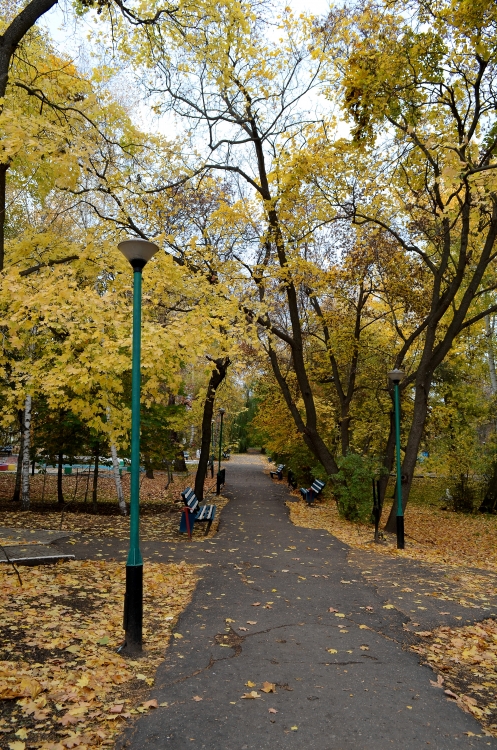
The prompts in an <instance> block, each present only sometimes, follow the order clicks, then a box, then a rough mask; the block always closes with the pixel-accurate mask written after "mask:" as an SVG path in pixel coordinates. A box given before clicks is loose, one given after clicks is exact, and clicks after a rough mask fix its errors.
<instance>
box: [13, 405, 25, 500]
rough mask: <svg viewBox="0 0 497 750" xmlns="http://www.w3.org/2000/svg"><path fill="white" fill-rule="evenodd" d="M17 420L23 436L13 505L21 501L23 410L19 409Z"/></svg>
mask: <svg viewBox="0 0 497 750" xmlns="http://www.w3.org/2000/svg"><path fill="white" fill-rule="evenodd" d="M17 418H18V419H19V430H20V433H21V434H20V445H19V455H18V456H17V469H16V483H15V485H14V494H13V495H12V502H13V503H18V502H19V500H20V499H21V478H22V459H23V456H24V412H23V410H22V409H19V411H18V412H17Z"/></svg>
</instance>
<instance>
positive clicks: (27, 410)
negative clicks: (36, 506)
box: [21, 395, 31, 510]
mask: <svg viewBox="0 0 497 750" xmlns="http://www.w3.org/2000/svg"><path fill="white" fill-rule="evenodd" d="M23 435H24V441H23V442H24V444H23V450H22V454H23V456H22V495H21V507H22V509H23V510H29V465H30V460H29V451H30V447H31V396H29V395H28V396H26V400H25V402H24V429H23Z"/></svg>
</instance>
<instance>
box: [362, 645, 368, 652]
mask: <svg viewBox="0 0 497 750" xmlns="http://www.w3.org/2000/svg"><path fill="white" fill-rule="evenodd" d="M360 649H361V651H369V646H360Z"/></svg>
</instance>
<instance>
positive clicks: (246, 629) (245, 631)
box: [238, 628, 248, 633]
mask: <svg viewBox="0 0 497 750" xmlns="http://www.w3.org/2000/svg"><path fill="white" fill-rule="evenodd" d="M238 630H241V631H242V632H243V633H248V628H238Z"/></svg>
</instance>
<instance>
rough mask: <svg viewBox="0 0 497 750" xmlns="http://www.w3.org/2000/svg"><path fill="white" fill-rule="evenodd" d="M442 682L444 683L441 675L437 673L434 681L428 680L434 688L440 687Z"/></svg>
mask: <svg viewBox="0 0 497 750" xmlns="http://www.w3.org/2000/svg"><path fill="white" fill-rule="evenodd" d="M443 684H444V678H443V677H442V675H441V674H439V675H437V681H436V682H434V681H433V680H430V685H432V686H433V687H436V688H441V687H442V685H443Z"/></svg>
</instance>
